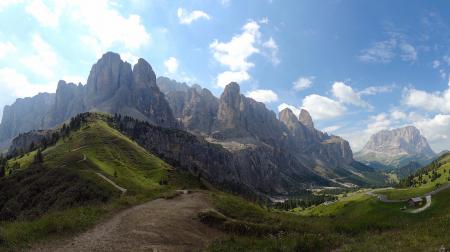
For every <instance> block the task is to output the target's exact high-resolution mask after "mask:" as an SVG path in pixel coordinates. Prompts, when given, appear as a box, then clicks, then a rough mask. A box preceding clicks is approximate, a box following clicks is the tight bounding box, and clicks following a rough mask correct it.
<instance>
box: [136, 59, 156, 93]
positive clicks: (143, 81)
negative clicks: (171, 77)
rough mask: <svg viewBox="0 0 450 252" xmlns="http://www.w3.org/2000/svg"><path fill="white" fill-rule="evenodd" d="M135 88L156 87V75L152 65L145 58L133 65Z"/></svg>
mask: <svg viewBox="0 0 450 252" xmlns="http://www.w3.org/2000/svg"><path fill="white" fill-rule="evenodd" d="M133 80H134V86H133V87H134V88H138V89H139V88H156V87H157V86H156V75H155V72H153V68H152V66H151V65H150V64H149V63H148V62H147V61H145V60H144V59H142V58H141V59H139V60H138V63H137V64H136V65H134V67H133Z"/></svg>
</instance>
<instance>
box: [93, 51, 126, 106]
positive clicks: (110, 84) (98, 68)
mask: <svg viewBox="0 0 450 252" xmlns="http://www.w3.org/2000/svg"><path fill="white" fill-rule="evenodd" d="M131 73H132V72H131V65H130V64H129V63H127V62H124V61H122V59H121V58H120V55H119V54H117V53H113V52H107V53H105V54H104V55H103V56H102V57H101V58H100V59H99V60H98V61H97V63H95V64H94V65H93V66H92V69H91V72H90V73H89V77H88V80H87V85H86V87H87V99H86V101H87V102H88V103H89V104H96V103H99V102H102V101H104V100H106V99H107V98H110V97H111V96H113V95H114V93H115V92H116V90H117V89H119V88H120V87H121V86H127V85H130V83H131Z"/></svg>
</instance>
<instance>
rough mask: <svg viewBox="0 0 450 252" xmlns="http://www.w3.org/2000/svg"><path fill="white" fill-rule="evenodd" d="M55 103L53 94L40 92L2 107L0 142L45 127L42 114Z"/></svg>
mask: <svg viewBox="0 0 450 252" xmlns="http://www.w3.org/2000/svg"><path fill="white" fill-rule="evenodd" d="M54 104H55V94H48V93H41V94H38V95H36V96H34V97H32V98H24V99H17V100H16V102H15V103H14V104H12V105H11V106H5V108H4V109H3V118H2V123H1V124H0V143H2V142H4V141H9V140H11V139H12V138H13V137H14V136H16V135H18V134H19V133H23V132H28V131H30V130H33V129H40V128H43V127H45V126H46V125H45V121H44V116H45V115H46V114H47V113H48V112H49V110H50V109H51V108H52V107H53V106H54Z"/></svg>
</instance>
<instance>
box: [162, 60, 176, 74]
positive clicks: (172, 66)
mask: <svg viewBox="0 0 450 252" xmlns="http://www.w3.org/2000/svg"><path fill="white" fill-rule="evenodd" d="M164 66H165V67H166V70H167V72H169V73H171V74H174V73H176V72H177V70H178V66H179V64H178V60H177V59H176V58H175V57H170V58H168V59H167V60H166V61H164Z"/></svg>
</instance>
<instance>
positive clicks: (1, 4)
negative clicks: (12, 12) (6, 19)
mask: <svg viewBox="0 0 450 252" xmlns="http://www.w3.org/2000/svg"><path fill="white" fill-rule="evenodd" d="M22 2H23V0H1V1H0V11H2V10H3V9H6V8H7V7H9V6H12V5H15V4H19V3H22Z"/></svg>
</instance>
